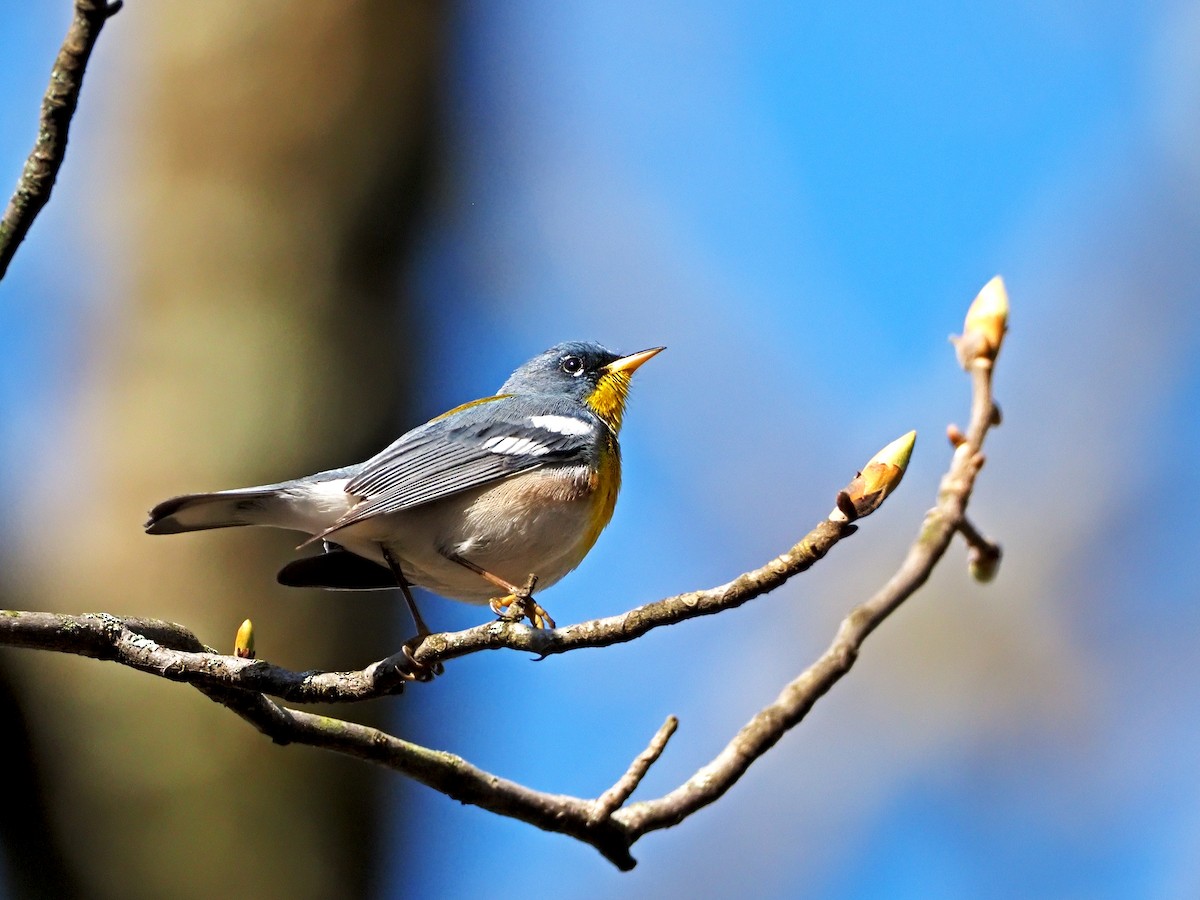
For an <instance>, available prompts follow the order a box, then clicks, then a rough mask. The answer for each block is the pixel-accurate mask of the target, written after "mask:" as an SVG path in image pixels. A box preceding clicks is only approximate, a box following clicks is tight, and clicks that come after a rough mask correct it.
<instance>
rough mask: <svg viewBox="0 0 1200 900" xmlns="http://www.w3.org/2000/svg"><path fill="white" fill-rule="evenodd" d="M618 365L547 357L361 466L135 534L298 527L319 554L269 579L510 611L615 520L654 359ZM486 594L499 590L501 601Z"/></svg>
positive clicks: (595, 354) (271, 487) (268, 488)
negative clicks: (420, 595)
mask: <svg viewBox="0 0 1200 900" xmlns="http://www.w3.org/2000/svg"><path fill="white" fill-rule="evenodd" d="M663 349H664V348H662V347H653V348H651V349H649V350H643V351H641V352H640V353H633V354H630V355H629V356H619V355H617V354H616V353H612V352H610V351H609V350H607V349H605V348H604V347H602V346H600V345H599V344H595V343H584V342H569V343H564V344H558V345H556V346H554V347H551V348H550V349H549V350H547V351H546V352H544V353H542V354H540V355H538V356H535V357H534V358H533V359H531V360H529V362H527V363H525V364H524V365H522V366H521V367H520V368H519V369H517V370H516V371H515V372H513V373H512V375H511V376H510V377H509V379H508V380H507V381H506V382H504V384H503V385H502V386H501V387H500V390H499V392H498V393H497V394H496V395H495V396H492V397H484V398H483V399H481V400H475V401H473V402H471V403H465V404H463V405H462V406H457V407H455V408H454V409H452V410H450V411H449V412H446V413H443V414H442V415H440V416H438V417H437V418H435V419H432V420H430V421H429V422H426V423H425V424H424V425H421V426H420V427H419V428H414V429H413V430H412V431H410V432H408V433H407V434H405V435H403V436H402V437H400V439H399V440H397V441H396V442H395V443H393V444H392V445H391V446H389V447H387V448H386V449H385V450H383V451H382V452H381V453H379V454H377V455H375V456H373V457H372V458H370V459H368V460H367V461H366V462H363V463H359V464H358V465H354V466H347V467H346V468H343V469H332V470H330V471H328V472H319V473H317V474H316V475H309V476H308V477H306V478H297V479H295V480H294V481H284V482H281V483H279V484H267V485H261V486H259V487H249V488H239V489H237V490H231V491H218V492H216V493H211V494H186V495H184V496H182V497H173V498H171V499H170V500H164V501H163V502H162V503H160V504H158V505H157V506H155V507H154V509H153V510H151V511H150V519H149V521H148V522H147V523H146V531H147V532H148V533H150V534H179V533H181V532H185V531H201V530H204V529H208V528H228V527H232V526H235V525H268V526H272V527H275V528H287V529H291V530H293V531H301V532H304V533H306V534H308V535H311V537H310V538H309V539H308V540H307V541H305V542H304V544H301V545H300V546H301V547H304V546H306V545H308V544H311V543H314V542H318V541H321V542H323V548H324V552H323V553H319V554H317V555H316V556H308V557H304V558H301V559H297V560H294V561H293V562H291V563H288V564H287V565H286V566H284V567H283V569H281V570H280V572H279V576H278V577H279V581H280V583H281V584H285V585H290V586H293V587H321V588H330V589H334V590H379V589H384V588H391V589H395V588H397V587H400V588H401V589H402V590H403V592H404V596H405V599H406V601H408V603H409V607H410V609H411V610H412V613H413V618H414V620H415V622H416V624H417V629H418V631H419V632H421V633H428V629H427V628H426V626H425V624H424V622H423V621H422V620H421V617H420V614H419V613H418V612H417V609H416V605H415V604H414V603H413V601H412V595H411V593H410V592H409V590H408V586H409V585H419V586H421V587H423V588H426V589H428V590H430V591H433V592H434V593H436V594H441V595H442V596H445V597H450V598H452V599H455V600H463V601H466V602H468V603H484V602H490V603H491V605H492V609H493V610H494V611H495V612H497V613H498V614H504V613H505V612H506V611H508V609H509V607H510V606H511V605H512V604H513V603H514V602H516V601H518V600H519V601H520V603H521V605H520V606H518V607H517V609H518V610H519V611H520V612H521V613H522V614H523V615H525V616H528V618H529V620H530V621H531V622H532V623H533V625H534V626H535V627H543V626H544V627H550V628H553V627H554V620H553V619H551V618H550V617H549V616H548V615H547V614H546V612H545V610H543V609H542V608H541V607H540V606H538V605H537V604H536V603H534V602H533V599H532V591H533V587H534V585H535V583H536V584H537V585H540V586H543V587H544V586H549V585H552V584H554V583H555V582H557V581H558V580H559V579H561V578H562V577H563V576H564V575H566V574H567V573H568V572H570V571H571V570H572V569H574V568H575V567H576V566H577V565H579V563H580V562H581V561H582V560H583V558H584V556H586V555H587V552H588V551H589V550H591V548H592V545H593V544H595V542H596V538H598V537H599V536H600V532H601V531H602V530H603V529H604V526H606V525H607V524H608V522H609V519H610V518H612V514H613V508H614V507H615V505H616V502H617V491H618V489H619V488H620V485H621V452H620V447H619V445H618V444H617V434H618V432H619V431H620V430H621V418H622V415H623V414H624V411H625V398H626V396H627V395H628V392H629V380H630V376H631V375H632V374H633V372H634V370H636V369H637V368H638V367H639V366H640V365H642V363H644V362H646V361H647V360H648V359H650V358H651V357H652V356H654V355H655V354H657V353H659V352H660V351H662V350H663ZM497 593H501V594H502V596H500V597H497V596H496V595H497Z"/></svg>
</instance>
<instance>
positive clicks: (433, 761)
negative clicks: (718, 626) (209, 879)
mask: <svg viewBox="0 0 1200 900" xmlns="http://www.w3.org/2000/svg"><path fill="white" fill-rule="evenodd" d="M1007 315H1008V301H1007V295H1006V294H1005V293H1004V287H1003V284H1002V283H1001V282H1000V281H999V279H998V278H997V279H993V281H992V282H989V284H988V285H987V286H986V287H985V288H984V290H983V291H981V292H980V295H979V297H978V298H976V301H975V303H973V304H972V306H971V310H970V312H969V313H968V315H967V321H966V325H965V327H964V330H963V335H962V336H961V337H958V338H955V339H954V340H955V344H956V347H957V350H958V354H959V359H960V361H961V362H962V365H963V367H964V368H965V369H966V370H967V371H968V373H969V374H970V377H971V386H972V403H971V418H970V423H969V425H968V428H967V432H966V434H963V433H962V432H961V431H959V430H958V429H957V428H956V427H953V426H952V427H951V429H950V435H951V443H952V444H953V445H954V452H953V455H952V458H951V462H950V467H949V470H948V471H947V473H946V474H945V476H943V478H942V480H941V484H940V486H939V490H938V497H937V504H936V505H935V506H934V508H933V509H931V510H930V511H929V512H928V513H927V514H926V516H925V521H924V522H923V524H922V526H921V529H920V531H919V532H918V535H917V538H916V540H915V541H914V543H913V544H912V546H911V547H910V549H909V551H908V554H907V556H906V557H905V559H904V561H903V563H902V564H901V566H900V568H899V570H898V571H897V572H896V574H895V575H893V576H892V578H891V579H889V581H888V582H887V583H886V584H885V585H884V586H883V587H882V588H881V589H880V590H879V591H878V592H877V593H876V594H875V595H874V596H873V597H871V598H870V599H869V600H867V601H866V602H865V603H863V604H861V605H860V606H858V607H856V608H855V609H854V610H852V611H851V612H850V614H849V615H848V616H847V617H846V618H845V619H844V620H843V621H842V623H841V626H840V627H839V629H838V632H837V634H836V636H835V637H834V640H833V642H832V644H831V645H830V646H829V648H828V649H827V650H826V651H825V653H824V654H823V655H822V656H821V657H820V658H819V659H818V660H817V661H816V662H815V663H813V664H812V665H811V666H810V667H809V668H808V669H807V670H805V671H804V672H803V673H802V674H801V675H800V676H799V677H797V678H796V679H795V680H794V681H792V682H791V683H790V684H788V685H787V686H786V687H785V688H784V689H783V691H782V692H781V693H780V694H779V696H778V697H777V698H776V699H775V701H774V702H773V703H772V704H770V705H769V706H767V707H766V708H764V709H763V710H762V711H760V712H759V713H757V714H756V715H755V716H754V717H753V718H752V719H751V720H750V721H749V722H748V723H747V724H746V725H745V726H744V727H743V728H742V729H741V730H740V731H739V732H738V733H737V734H736V735H735V736H734V737H733V739H732V740H730V741H729V743H728V744H727V745H726V747H725V748H724V749H723V750H722V751H721V752H720V753H719V754H718V755H717V756H716V757H715V758H714V759H713V760H712V761H711V762H709V763H708V764H707V765H705V766H703V767H702V768H701V769H700V770H699V771H697V772H696V773H695V774H694V775H693V776H692V777H690V778H689V779H688V780H687V781H686V782H684V783H683V784H682V785H680V786H679V787H677V788H676V789H674V790H673V791H671V792H669V793H668V794H666V795H664V796H662V797H659V798H657V799H653V800H646V801H641V802H638V803H634V804H632V805H629V806H624V804H625V802H626V801H627V800H628V798H629V797H630V796H631V794H632V793H633V791H634V790H636V788H637V786H638V785H639V784H640V782H641V780H642V778H643V777H644V776H645V774H646V772H647V771H648V770H649V768H650V766H651V765H653V763H654V762H655V761H656V760H657V759H658V757H659V756H660V754H661V753H662V752H663V750H664V749H665V747H666V744H667V741H668V740H669V739H670V737H671V735H672V733H673V732H674V730H675V726H676V722H675V719H674V717H672V718H670V719H668V720H667V722H666V723H665V724H664V725H663V727H662V728H661V729H660V730H659V732H658V733H657V734H656V735H655V737H654V738H653V740H652V741H651V742H650V744H649V746H648V747H647V748H646V749H645V750H644V751H643V752H642V753H641V754H640V755H639V756H638V757H637V758H636V759H634V761H633V762H632V763H631V764H630V766H629V767H628V770H627V772H626V773H625V775H624V776H622V778H621V779H619V780H618V781H617V783H616V784H615V785H613V787H611V788H609V789H608V790H607V791H605V792H604V793H603V794H602V795H601V796H600V797H599V798H597V799H595V800H588V799H583V798H578V797H570V796H565V795H561V794H551V793H545V792H542V791H537V790H534V789H532V788H529V787H525V786H524V785H520V784H517V783H515V782H511V781H508V780H506V779H503V778H500V777H498V776H496V775H492V774H491V773H488V772H485V771H483V770H481V769H479V768H477V767H475V766H473V765H471V764H470V763H469V762H467V761H466V760H464V759H462V758H461V757H458V756H455V755H453V754H449V753H443V752H440V751H436V750H431V749H428V748H425V747H420V746H418V745H416V744H411V743H409V742H407V741H403V740H401V739H400V738H397V737H394V736H392V735H388V734H386V733H384V732H382V731H379V730H377V729H374V728H368V727H366V726H363V725H358V724H355V723H352V722H347V721H343V720H340V719H334V718H330V717H326V716H318V715H313V714H311V713H307V712H302V711H298V710H293V709H288V708H286V707H282V706H279V705H278V704H276V703H275V702H273V701H272V700H269V699H268V698H267V697H266V696H265V695H264V693H263V692H269V693H271V694H273V695H275V696H279V697H284V698H285V699H289V700H294V701H299V702H316V701H326V702H328V701H347V700H358V699H365V698H367V697H372V696H379V695H380V694H385V693H398V692H399V691H400V690H401V689H402V688H403V680H402V677H401V675H400V674H399V665H400V663H399V660H400V659H401V658H403V657H402V655H400V654H398V655H397V656H396V657H391V658H389V659H387V660H383V661H381V662H378V663H375V664H374V665H372V666H369V667H368V668H367V669H364V670H362V671H361V672H300V673H296V672H289V671H288V670H285V669H281V668H280V667H278V666H272V665H271V664H270V663H266V662H263V661H256V660H251V659H244V658H239V657H237V656H220V655H217V654H215V653H213V652H212V651H211V650H209V649H208V648H206V647H204V646H203V644H201V643H200V641H199V640H198V639H197V638H196V637H195V636H194V635H193V634H192V633H191V632H190V631H188V630H187V629H185V628H182V627H181V626H178V625H173V624H171V623H166V622H158V621H153V620H134V619H126V620H122V619H118V618H115V617H113V616H108V615H103V614H101V615H84V616H62V615H56V614H52V613H33V612H0V644H8V645H11V646H23V647H35V648H40V649H48V650H59V651H64V652H69V653H77V654H80V655H84V656H91V657H96V658H100V659H110V660H115V661H117V662H119V663H121V664H123V665H127V666H131V667H133V668H136V669H139V670H142V671H146V672H151V673H153V674H156V675H159V676H161V677H164V678H168V679H171V680H176V681H184V682H188V683H191V684H193V685H194V686H195V687H197V688H198V689H199V690H200V691H201V692H203V693H204V694H205V695H206V696H208V697H210V698H211V699H213V700H215V701H217V702H219V703H222V704H224V705H225V706H228V707H229V708H230V709H232V710H233V711H234V712H236V713H237V714H238V715H239V716H241V717H242V718H244V719H246V720H247V721H249V722H250V723H251V724H253V725H254V726H255V727H256V728H258V729H259V730H260V731H262V732H263V733H264V734H266V735H268V736H269V737H271V738H272V740H275V741H276V742H278V743H303V744H309V745H311V746H315V747H321V748H324V749H327V750H333V751H335V752H339V753H345V754H347V755H350V756H355V757H357V758H360V759H364V760H369V761H371V762H375V763H377V764H380V765H383V766H386V767H387V768H389V769H392V770H394V771H396V772H400V773H402V774H404V775H407V776H409V777H411V778H413V779H415V780H417V781H420V782H421V783H423V784H426V785H428V786H430V787H432V788H434V789H435V790H438V791H440V792H442V793H444V794H446V795H447V796H449V797H452V798H454V799H456V800H459V801H461V802H463V803H470V804H473V805H476V806H479V807H481V808H483V809H487V810H489V811H491V812H494V813H497V814H499V815H504V816H509V817H512V818H515V819H520V820H521V821H524V822H528V823H530V824H532V825H535V826H537V827H539V828H542V829H545V830H547V831H554V832H559V833H562V834H567V835H570V836H572V837H574V838H576V839H578V840H580V841H583V842H585V843H588V844H590V845H591V846H593V847H595V848H596V849H597V850H598V851H599V852H600V853H601V854H603V855H604V857H605V858H606V859H609V860H610V861H611V862H613V863H614V864H615V865H616V866H617V867H618V868H620V869H623V870H624V869H629V868H632V867H633V866H634V864H635V862H634V859H633V857H632V855H631V853H630V849H631V848H632V846H633V844H634V843H636V842H637V841H638V840H639V839H640V838H641V837H642V836H643V835H645V834H647V833H649V832H651V831H656V830H659V829H662V828H667V827H670V826H672V825H676V824H678V823H679V822H681V821H683V820H684V819H685V818H687V817H688V816H690V815H691V814H693V813H695V812H696V811H698V810H699V809H701V808H703V807H705V806H707V805H708V804H710V803H712V802H713V801H715V800H716V799H718V798H719V797H721V796H722V795H724V794H725V792H727V791H728V790H729V789H730V788H732V787H733V785H734V784H736V783H737V781H738V780H739V779H740V778H741V776H742V775H743V774H744V773H745V772H746V770H747V769H748V768H749V767H750V765H751V764H752V763H753V762H754V761H755V760H757V759H758V758H759V757H761V756H762V755H763V754H764V753H766V752H767V751H768V750H769V749H770V748H771V747H773V746H774V745H775V744H776V743H777V742H778V741H779V740H780V739H781V738H782V737H783V735H784V734H785V733H787V731H789V730H790V729H791V728H793V727H795V726H796V725H797V724H798V723H799V722H801V721H802V720H803V719H804V717H805V716H806V715H807V714H808V711H809V710H810V709H812V707H813V705H814V704H815V703H816V702H817V700H819V699H820V698H821V697H822V696H824V695H825V693H826V692H827V691H828V690H829V689H830V688H831V687H833V685H834V684H836V683H837V682H838V681H839V680H840V679H841V678H842V677H843V676H844V675H845V674H846V673H847V672H849V671H850V669H851V667H852V666H853V665H854V662H855V660H856V659H857V658H858V654H859V652H860V649H861V647H862V644H863V642H864V641H865V640H866V638H867V637H868V636H869V635H870V634H871V632H873V631H874V630H875V629H876V628H877V627H879V625H880V624H881V623H882V622H883V621H884V620H885V619H886V618H887V617H888V616H889V615H891V613H892V612H893V611H894V610H895V609H896V608H897V607H898V606H899V605H900V604H901V603H903V602H904V601H905V600H906V599H907V598H908V597H910V596H911V595H912V594H913V593H914V592H916V590H917V589H918V588H920V587H921V585H923V584H924V583H925V581H926V580H927V579H928V578H929V576H930V574H931V572H932V571H933V568H934V567H935V566H936V565H937V563H938V562H939V561H940V560H941V558H942V557H943V556H944V555H945V552H946V549H947V548H948V546H949V544H950V542H951V540H952V539H953V537H954V535H955V534H962V535H963V536H964V538H965V539H966V540H967V541H968V542H969V544H970V546H971V548H972V553H973V554H979V553H983V552H984V551H982V550H981V549H980V548H981V547H983V546H986V547H988V548H992V550H994V553H990V560H991V571H990V572H989V573H986V574H987V576H988V577H990V576H991V575H992V574H994V572H995V564H996V563H997V562H998V560H999V548H998V547H996V545H994V544H992V543H991V542H988V541H986V539H984V538H983V537H982V536H981V535H980V534H979V532H978V531H977V530H976V529H975V528H974V526H973V525H971V523H970V522H969V521H968V520H967V519H966V507H967V503H968V501H969V500H970V497H971V492H972V490H973V489H974V484H975V480H976V478H977V477H978V474H979V471H980V468H981V467H982V465H983V461H984V458H983V454H982V446H983V441H984V438H985V436H986V434H987V432H988V430H989V429H990V428H991V427H992V426H993V425H995V424H998V422H999V415H998V413H997V410H996V405H995V403H994V400H993V398H992V370H993V366H994V363H995V359H996V354H997V353H998V351H999V347H1000V342H1001V339H1002V338H1003V335H1004V330H1005V328H1006V322H1007ZM914 439H915V434H911V433H910V434H909V435H905V437H903V438H901V439H899V440H897V441H894V442H893V443H892V444H889V445H888V446H887V447H885V448H884V449H883V450H882V451H880V453H879V454H877V455H876V456H875V457H874V458H873V459H872V460H871V461H870V462H869V463H868V464H867V465H866V466H864V468H863V471H862V472H860V473H859V474H858V475H857V476H856V477H855V479H854V480H853V481H851V483H850V484H849V485H848V486H847V487H846V488H845V489H844V490H843V491H841V492H839V493H838V495H837V500H836V507H835V509H834V510H833V511H832V512H831V513H830V514H829V516H828V517H827V518H826V519H825V520H823V521H822V522H821V523H819V524H818V525H817V526H816V527H815V528H814V529H813V530H812V531H811V532H810V533H809V534H808V535H807V536H806V537H805V538H804V539H803V540H802V541H800V542H799V543H797V544H796V545H795V546H794V547H792V549H791V550H789V551H788V552H787V553H784V554H783V555H781V556H779V557H777V558H775V559H774V560H771V561H770V562H768V563H767V564H766V565H764V566H762V567H760V568H758V569H755V570H753V571H751V572H747V573H745V574H743V575H741V576H739V577H738V578H736V579H734V580H733V581H731V582H728V583H727V584H724V585H721V586H718V587H715V588H710V589H708V590H705V591H695V592H691V593H688V594H680V595H677V596H674V597H668V598H665V599H663V600H659V601H657V602H656V603H650V604H646V605H645V606H641V607H638V608H637V609H634V610H630V611H629V612H627V613H624V614H622V615H619V616H613V617H609V618H605V619H596V620H594V621H592V622H585V623H582V624H579V625H572V626H568V627H566V628H562V629H558V630H555V631H550V632H541V631H535V630H532V629H529V628H527V627H526V626H523V625H518V624H513V623H507V622H495V623H491V624H488V625H481V626H479V627H477V628H472V629H468V630H466V631H461V632H457V633H450V634H438V635H430V636H428V637H426V638H425V639H424V640H423V641H422V642H421V643H420V644H419V645H417V647H416V649H415V651H414V655H415V656H416V658H417V660H418V661H419V662H421V663H424V664H427V665H432V664H434V663H437V662H441V661H442V660H448V659H453V658H456V657H458V656H464V655H466V654H468V653H474V652H480V651H483V650H491V649H498V648H501V647H504V648H509V649H515V650H524V651H531V652H535V653H540V654H542V655H547V654H550V653H564V652H567V651H569V650H575V649H581V648H583V647H601V646H607V645H610V644H615V643H621V642H624V641H628V640H632V639H634V638H636V637H638V636H640V635H643V634H645V633H647V632H648V631H650V630H652V629H654V628H658V627H661V626H663V625H668V624H674V623H677V622H682V621H685V620H686V619H690V618H693V617H695V616H701V615H711V614H713V613H716V612H720V611H722V610H724V609H731V608H733V607H736V606H740V605H741V604H743V603H746V602H748V601H749V600H751V599H753V598H754V597H757V596H760V595H761V594H763V593H766V592H768V591H770V590H773V589H774V588H776V587H778V586H779V585H781V584H783V582H785V581H786V580H787V579H788V578H790V577H792V576H793V575H795V574H798V573H799V572H802V571H804V570H805V569H807V568H809V567H811V566H812V565H813V564H814V563H815V562H816V561H817V560H819V559H821V558H822V557H823V556H824V555H825V554H826V553H827V552H828V551H829V550H830V549H831V548H832V547H833V545H834V544H836V543H837V542H838V541H839V540H840V539H841V538H843V537H846V536H848V535H850V534H852V533H854V531H855V530H856V526H855V525H854V524H852V521H851V520H853V519H857V518H861V517H863V516H866V515H869V514H870V513H871V512H873V511H874V510H875V509H876V508H878V506H879V505H880V504H881V503H882V502H883V500H884V499H885V498H886V497H887V495H888V494H889V493H890V492H891V491H892V490H894V489H895V487H896V485H897V484H899V482H900V479H901V478H902V477H903V474H904V470H905V468H906V466H907V463H908V458H909V455H910V454H911V451H912V445H913V440H914ZM972 565H973V566H974V565H975V562H974V561H973V563H972ZM972 571H973V572H975V569H974V568H973V569H972ZM975 574H976V577H980V580H985V579H984V578H982V577H981V575H980V573H978V572H975ZM247 638H248V635H246V634H244V633H240V634H239V639H238V640H239V647H241V648H242V649H243V650H244V649H246V648H245V646H244V645H245V644H246V643H247Z"/></svg>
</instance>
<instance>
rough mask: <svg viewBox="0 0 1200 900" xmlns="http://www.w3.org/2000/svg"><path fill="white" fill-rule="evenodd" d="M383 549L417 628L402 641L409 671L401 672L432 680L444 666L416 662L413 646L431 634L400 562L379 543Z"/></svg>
mask: <svg viewBox="0 0 1200 900" xmlns="http://www.w3.org/2000/svg"><path fill="white" fill-rule="evenodd" d="M379 547H380V549H381V550H383V558H384V561H385V562H386V563H387V564H388V568H389V569H391V570H392V574H393V575H394V576H395V577H396V585H397V586H398V587H399V588H400V592H401V593H402V594H403V595H404V602H405V604H407V606H408V612H409V614H410V615H411V616H412V619H413V625H415V626H416V628H417V634H416V636H415V637H412V638H410V639H409V640H407V641H405V642H404V646H403V647H401V648H400V649H401V650H402V651H403V652H404V655H405V656H406V657H407V658H408V665H409V671H407V672H403V673H402V674H403V675H404V677H405V678H409V679H411V680H413V681H432V680H433V679H434V678H435V677H436V676H438V675H441V674H442V673H443V672H444V671H446V668H445V666H443V665H442V664H441V663H436V664H435V665H433V666H427V665H425V664H424V663H419V662H417V659H416V657H415V656H413V647H414V646H415V645H416V644H418V643H420V642H421V640H422V639H423V638H425V636H426V635H429V634H432V633H433V632H431V631H430V630H429V626H428V625H426V624H425V620H424V619H423V618H422V617H421V611H420V610H419V609H417V601H416V600H414V599H413V595H412V587H411V586H410V585H409V583H408V579H407V578H405V577H404V572H403V571H401V569H400V563H399V562H397V561H396V557H394V556H392V552H391V551H390V550H388V548H387V547H386V546H385V545H384V544H380V545H379Z"/></svg>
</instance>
